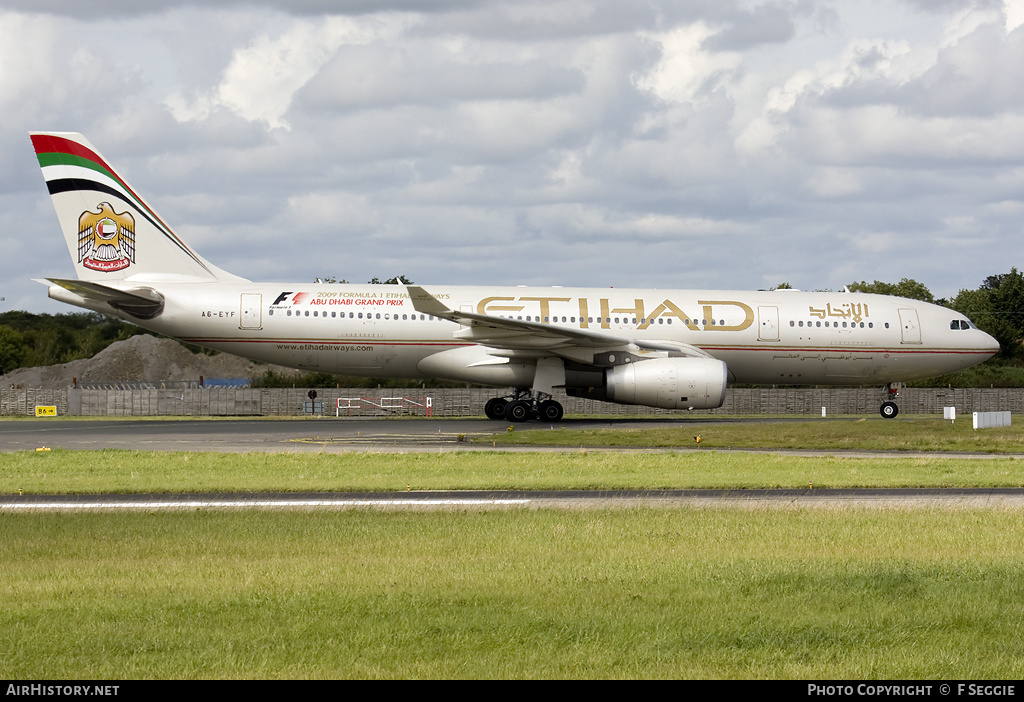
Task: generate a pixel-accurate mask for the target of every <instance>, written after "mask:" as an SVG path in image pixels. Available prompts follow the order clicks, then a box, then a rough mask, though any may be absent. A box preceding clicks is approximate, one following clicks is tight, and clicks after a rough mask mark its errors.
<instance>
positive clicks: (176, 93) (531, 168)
mask: <svg viewBox="0 0 1024 702" xmlns="http://www.w3.org/2000/svg"><path fill="white" fill-rule="evenodd" d="M39 1H40V0H36V2H39ZM44 1H45V2H46V3H47V5H46V7H45V10H46V11H47V12H48V14H42V13H41V11H39V10H37V9H35V8H37V7H38V5H37V4H35V3H33V2H29V0H11V4H9V5H8V7H20V8H22V10H21V12H11V11H4V12H0V29H2V30H3V31H4V36H5V43H4V45H2V46H0V107H2V108H3V109H2V110H0V124H2V125H3V129H0V157H2V158H3V159H4V163H5V165H6V166H7V167H6V168H5V169H4V171H3V172H0V202H3V203H5V204H7V205H10V203H16V202H19V201H25V202H31V207H24V208H22V210H23V211H31V212H33V214H32V216H31V217H24V216H18V217H16V218H17V220H18V221H19V222H24V233H21V234H19V241H20V242H21V245H22V248H20V249H18V251H19V256H20V259H19V260H18V261H17V262H13V261H11V260H10V259H9V258H8V259H5V260H0V277H3V278H4V279H6V280H12V281H24V282H17V283H15V284H16V285H17V286H28V287H25V288H21V287H18V288H17V290H16V291H15V292H12V293H6V292H5V291H0V296H5V297H7V299H8V301H10V300H12V299H19V300H21V299H26V298H30V297H31V296H32V295H36V294H37V292H38V291H36V290H35V288H36V287H38V286H34V285H32V284H31V283H29V282H27V278H28V276H26V275H25V271H26V270H30V271H31V275H32V276H38V275H43V274H46V273H48V272H50V271H52V270H53V266H54V264H53V263H52V262H51V259H52V250H53V249H54V248H55V247H53V246H49V247H48V248H47V247H42V246H39V247H35V248H38V250H39V251H40V254H39V257H38V258H37V259H35V260H33V258H32V251H33V250H34V247H31V246H28V247H26V246H24V243H25V242H31V241H33V240H37V239H38V240H43V239H45V240H46V241H50V239H51V238H52V237H54V236H55V222H54V221H53V219H52V213H50V212H49V211H48V209H47V208H48V207H49V204H48V203H47V202H46V194H45V188H43V187H42V185H41V179H40V177H39V175H38V172H37V171H38V169H37V168H36V165H35V164H34V163H33V161H32V156H31V150H30V148H29V146H28V142H27V139H26V138H25V136H24V132H25V131H26V130H28V129H39V128H43V129H45V128H58V129H73V130H80V131H83V132H86V133H87V134H88V136H89V138H90V139H91V140H92V141H93V143H95V144H96V146H97V147H98V148H100V150H101V151H103V152H104V154H105V155H106V156H107V158H108V159H109V160H111V161H112V162H113V163H114V164H115V165H116V166H118V167H119V168H121V169H122V170H124V171H125V172H126V173H127V174H128V176H129V177H130V179H131V180H132V182H133V184H134V185H136V187H138V188H140V189H141V190H142V191H143V193H144V194H146V195H147V197H148V199H150V200H151V201H152V203H153V204H154V206H156V207H157V208H158V209H159V210H160V211H161V213H162V214H163V216H164V217H165V218H167V219H168V220H170V221H171V222H172V224H174V225H175V226H176V228H177V229H178V231H179V233H181V234H183V235H185V236H187V237H189V238H192V237H194V238H195V243H196V245H197V246H199V247H200V248H201V250H202V251H203V253H204V255H206V256H207V257H208V258H210V259H211V260H214V261H215V262H216V263H218V265H221V266H223V267H225V268H227V269H229V270H233V271H235V272H237V273H239V274H240V275H244V276H246V277H253V278H258V277H271V278H273V279H288V278H291V279H295V280H312V278H313V277H315V276H317V275H332V274H333V275H338V276H339V277H346V278H348V279H350V280H366V279H368V278H370V277H371V276H374V275H377V276H379V277H380V276H383V277H390V276H392V275H395V274H396V273H399V272H400V273H404V274H408V275H411V276H412V277H413V279H415V280H423V281H426V280H431V281H445V282H447V281H452V282H466V283H476V282H542V283H545V284H566V285H572V284H591V283H597V284H601V283H602V282H604V281H608V284H616V285H620V286H621V285H659V286H662V287H668V286H678V285H686V286H691V285H692V286H706V287H732V288H742V287H767V286H770V285H774V284H777V283H779V282H780V280H779V279H774V278H775V277H776V275H775V274H774V273H765V271H785V272H786V275H785V278H786V279H787V280H788V281H789V282H791V283H792V284H794V285H796V286H798V287H802V288H808V289H814V288H833V289H837V288H841V287H842V285H843V284H845V283H848V282H850V280H853V279H858V280H859V279H867V280H873V279H876V278H877V279H892V280H898V279H899V278H902V277H916V278H918V279H920V280H922V282H924V283H925V284H927V285H930V286H931V287H932V288H933V292H936V294H940V295H941V294H950V293H955V292H956V289H958V288H959V287H974V286H976V285H977V284H978V282H979V281H980V280H983V279H984V277H985V276H987V275H991V274H994V273H998V272H1002V271H1003V270H1004V269H1006V268H1008V267H1009V265H1018V266H1020V265H1021V264H1017V263H1013V262H1012V261H1008V260H1007V256H1006V252H1007V251H1010V252H1012V251H1015V250H1016V248H1017V246H1016V243H1017V241H1019V237H1020V233H1021V232H1020V225H1019V222H1020V213H1021V210H1022V208H1024V197H1022V195H1021V193H1022V192H1024V169H1022V168H1021V163H1022V162H1024V84H1022V83H1021V82H1020V81H1019V80H1017V78H1016V72H1015V71H1014V70H1012V67H1014V66H1018V65H1021V64H1022V63H1024V30H1022V29H1021V25H1022V24H1024V10H1022V9H1021V7H1022V5H1021V3H1019V2H1014V1H1011V0H1006V1H1005V2H994V1H987V2H981V1H979V2H974V1H973V0H948V1H945V2H931V1H930V0H928V1H926V0H908V1H907V2H903V3H887V2H868V3H863V2H853V0H834V1H833V2H830V3H825V4H822V3H811V2H802V1H797V0H794V1H789V0H764V1H759V2H748V1H747V0H722V1H721V2H714V3H678V2H669V1H668V0H651V1H650V2H644V3H635V2H626V0H621V1H619V0H543V1H542V0H537V1H536V2H534V1H533V0H530V1H528V2H523V3H493V2H485V1H483V0H479V1H478V0H446V1H444V2H437V3H428V4H422V5H418V4H416V3H409V2H405V1H404V0H396V2H387V1H385V2H380V3H368V2H363V1H362V0H359V1H357V2H354V3H343V4H341V6H340V9H338V5H337V4H335V5H332V6H331V7H332V10H333V11H334V12H335V13H336V14H334V13H328V12H326V11H324V10H323V8H324V7H326V6H327V5H329V4H324V3H320V2H316V1H304V2H288V3H286V2H280V1H277V0H275V1H271V0H264V1H257V2H251V3H242V2H237V3H236V2H225V3H216V4H215V6H212V7H211V6H208V5H205V6H197V5H195V4H189V3H183V2H176V1H175V0H172V1H171V2H169V3H159V4H157V3H149V2H140V3H128V4H124V3H118V2H115V0H104V2H100V3H95V4H94V3H88V5H89V9H88V11H87V10H85V9H83V8H84V7H85V5H86V4H83V3H80V2H78V3H72V2H70V0H68V1H67V2H64V1H63V0H44ZM129 5H130V7H129ZM26 193H30V198H31V199H29V200H26V195H25V194H26ZM10 207H13V206H10ZM10 207H9V209H10ZM11 211H13V210H11ZM37 211H38V212H37ZM968 225H969V226H968ZM283 231H287V232H288V233H289V237H288V238H287V243H288V245H287V246H282V245H281V243H282V241H284V240H283V239H282V237H281V233H282V232H283ZM965 241H970V242H979V241H984V242H985V246H978V247H976V250H974V251H973V252H972V256H970V257H964V256H963V250H964V244H963V242H965ZM58 244H60V242H59V241H58ZM61 246H62V244H61ZM56 248H58V249H59V248H60V246H57V247H56ZM12 250H13V249H12ZM44 251H45V252H46V253H45V257H44V255H43V252H44ZM622 251H626V252H627V253H628V255H623V254H622ZM807 252H813V253H814V256H810V257H809V256H808V255H807ZM950 252H955V253H953V254H951V253H950ZM894 254H898V260H896V257H894ZM62 255H63V254H62ZM335 262H337V263H336V265H335ZM403 263H404V264H405V265H403ZM60 265H65V264H64V263H63V262H62V263H61V264H60ZM396 269H399V270H396ZM929 276H930V278H929ZM943 286H945V288H946V289H943ZM40 304H46V303H44V302H41V303H40Z"/></svg>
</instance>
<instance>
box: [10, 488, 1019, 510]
mask: <svg viewBox="0 0 1024 702" xmlns="http://www.w3.org/2000/svg"><path fill="white" fill-rule="evenodd" d="M638 507H645V508H652V507H654V508H658V507H660V508H671V507H676V508H679V507H692V508H715V507H731V508H735V507H743V508H748V509H763V508H767V509H778V508H794V509H806V508H824V509H844V508H876V509H894V508H899V509H908V508H924V509H933V508H936V507H944V508H971V509H977V508H1007V509H1021V508H1022V507H1024V488H999V489H993V488H951V489H941V488H922V489H906V488H905V489H865V490H835V489H830V490H557V491H554V490H553V491H502V490H497V491H475V490H460V491H428V492H403V493H294V494H293V493H258V494H257V493H248V494H240V493H230V494H179V495H168V494H158V495H129V494H122V495H24V496H22V495H0V514H4V513H8V514H10V513H25V512H122V511H132V512H169V511H170V512H174V511H177V512H181V511H195V510H226V511H242V510H253V509H259V510H351V509H377V510H421V511H422V510H431V511H437V510H445V509H447V510H460V511H465V510H495V509H510V508H519V509H579V510H584V509H628V508H638Z"/></svg>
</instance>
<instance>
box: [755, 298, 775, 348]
mask: <svg viewBox="0 0 1024 702" xmlns="http://www.w3.org/2000/svg"><path fill="white" fill-rule="evenodd" d="M757 324H758V327H757V339H758V341H778V340H779V308H778V307H760V306H759V307H758V308H757Z"/></svg>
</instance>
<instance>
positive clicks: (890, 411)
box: [878, 383, 900, 419]
mask: <svg viewBox="0 0 1024 702" xmlns="http://www.w3.org/2000/svg"><path fill="white" fill-rule="evenodd" d="M885 394H886V397H888V398H889V399H887V400H886V401H885V402H883V403H882V406H881V407H880V408H879V410H878V411H879V413H880V414H881V415H882V417H883V418H885V419H892V418H893V417H895V416H896V415H897V414H899V413H900V408H899V405H897V404H896V403H895V402H894V401H893V400H895V399H896V398H897V397H899V396H900V390H899V386H898V385H893V384H892V383H887V384H886V386H885Z"/></svg>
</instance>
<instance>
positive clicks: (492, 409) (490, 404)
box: [484, 397, 508, 419]
mask: <svg viewBox="0 0 1024 702" xmlns="http://www.w3.org/2000/svg"><path fill="white" fill-rule="evenodd" d="M506 405H508V400H506V399H505V398H504V397H492V398H491V399H490V400H488V401H487V404H485V405H484V414H486V415H487V418H488V419H504V418H505V407H506Z"/></svg>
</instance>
